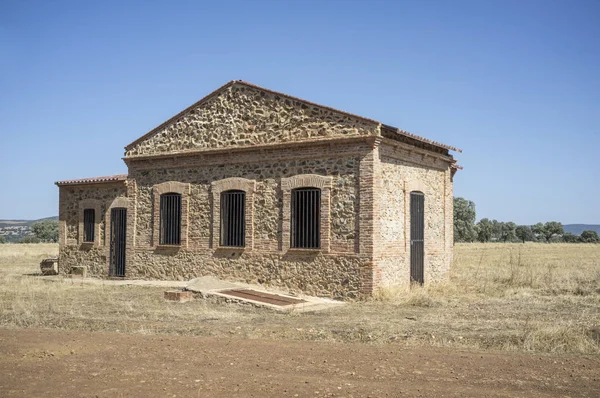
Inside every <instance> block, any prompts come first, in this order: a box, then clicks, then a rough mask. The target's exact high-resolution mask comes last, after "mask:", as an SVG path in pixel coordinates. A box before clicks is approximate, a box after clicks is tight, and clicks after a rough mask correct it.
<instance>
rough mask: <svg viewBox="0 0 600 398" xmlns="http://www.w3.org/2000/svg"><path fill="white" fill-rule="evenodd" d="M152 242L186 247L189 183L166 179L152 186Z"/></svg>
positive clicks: (156, 244) (158, 244) (155, 244)
mask: <svg viewBox="0 0 600 398" xmlns="http://www.w3.org/2000/svg"><path fill="white" fill-rule="evenodd" d="M152 193H153V196H154V200H153V205H154V209H153V229H152V244H153V246H154V247H157V246H163V245H166V246H175V247H187V241H188V239H187V238H188V208H189V196H190V184H188V183H183V182H177V181H168V182H163V183H162V184H157V185H155V186H154V187H153V188H152Z"/></svg>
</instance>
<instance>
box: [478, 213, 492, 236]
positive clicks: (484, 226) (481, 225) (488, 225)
mask: <svg viewBox="0 0 600 398" xmlns="http://www.w3.org/2000/svg"><path fill="white" fill-rule="evenodd" d="M492 232H493V224H492V222H491V221H490V219H489V218H482V219H481V220H479V222H478V223H477V240H478V241H480V242H489V241H490V239H492Z"/></svg>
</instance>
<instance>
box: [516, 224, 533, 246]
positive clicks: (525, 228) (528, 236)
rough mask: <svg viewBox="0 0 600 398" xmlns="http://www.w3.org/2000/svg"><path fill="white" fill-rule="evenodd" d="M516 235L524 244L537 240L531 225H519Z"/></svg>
mask: <svg viewBox="0 0 600 398" xmlns="http://www.w3.org/2000/svg"><path fill="white" fill-rule="evenodd" d="M515 235H516V236H517V238H519V239H520V240H521V241H522V242H523V243H525V242H531V241H534V240H535V235H534V234H533V231H532V230H531V227H530V226H529V225H519V226H518V227H517V228H515Z"/></svg>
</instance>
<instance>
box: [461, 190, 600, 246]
mask: <svg viewBox="0 0 600 398" xmlns="http://www.w3.org/2000/svg"><path fill="white" fill-rule="evenodd" d="M475 219H476V213H475V203H474V202H472V201H470V200H467V199H464V198H454V241H455V242H523V243H525V242H547V243H551V242H566V243H600V236H598V232H596V231H591V230H590V231H583V232H582V233H581V235H575V234H572V233H570V232H565V230H564V228H563V225H562V224H561V223H560V222H558V221H548V222H545V223H542V222H539V223H537V224H535V225H517V224H516V223H514V222H512V221H508V222H503V221H497V220H490V219H488V218H482V219H481V220H479V221H478V222H477V223H475Z"/></svg>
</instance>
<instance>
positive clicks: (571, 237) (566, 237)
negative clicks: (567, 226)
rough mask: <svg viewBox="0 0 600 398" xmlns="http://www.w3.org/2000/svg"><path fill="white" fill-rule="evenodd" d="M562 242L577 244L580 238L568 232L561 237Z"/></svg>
mask: <svg viewBox="0 0 600 398" xmlns="http://www.w3.org/2000/svg"><path fill="white" fill-rule="evenodd" d="M562 239H563V242H565V243H579V242H581V238H580V237H579V236H577V235H575V234H572V233H570V232H565V233H564V234H563V236H562Z"/></svg>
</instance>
